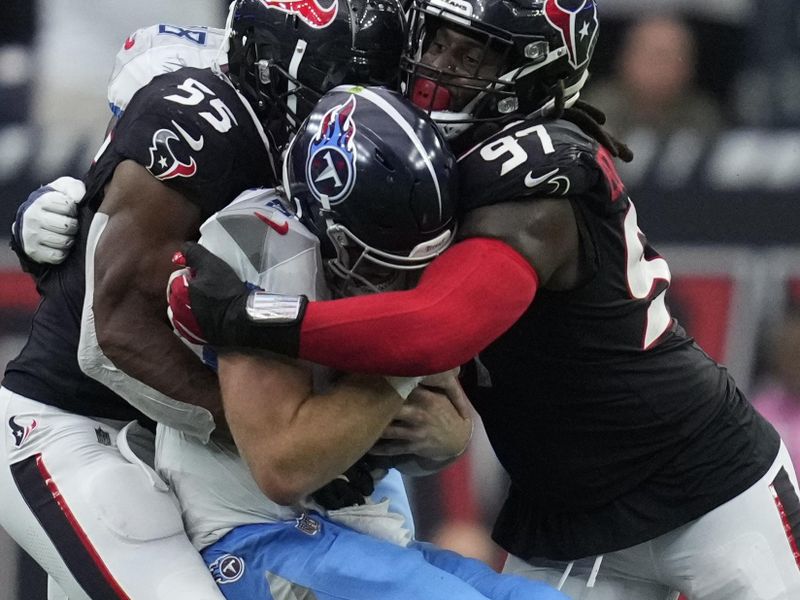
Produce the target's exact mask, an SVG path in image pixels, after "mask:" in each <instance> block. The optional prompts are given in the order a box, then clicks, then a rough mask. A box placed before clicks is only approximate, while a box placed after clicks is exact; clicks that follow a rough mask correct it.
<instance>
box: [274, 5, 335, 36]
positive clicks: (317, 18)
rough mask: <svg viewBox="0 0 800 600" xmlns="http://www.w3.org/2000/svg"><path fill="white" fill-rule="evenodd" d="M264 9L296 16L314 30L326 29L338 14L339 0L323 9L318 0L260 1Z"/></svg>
mask: <svg viewBox="0 0 800 600" xmlns="http://www.w3.org/2000/svg"><path fill="white" fill-rule="evenodd" d="M261 4H263V5H264V7H265V8H271V9H274V10H279V11H281V12H285V13H288V14H290V15H297V16H298V17H300V19H301V20H302V21H303V22H304V23H305V24H306V25H309V26H310V27H313V28H314V29H322V28H324V27H327V26H328V25H330V24H331V23H333V20H334V19H335V18H336V13H338V12H339V0H334V1H333V4H331V5H330V6H329V7H327V8H325V7H324V6H322V5H321V4H320V3H319V2H318V0H261Z"/></svg>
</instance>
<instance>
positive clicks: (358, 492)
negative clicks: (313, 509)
mask: <svg viewBox="0 0 800 600" xmlns="http://www.w3.org/2000/svg"><path fill="white" fill-rule="evenodd" d="M374 490H375V482H374V481H373V480H372V475H371V474H370V465H369V464H368V463H367V461H366V460H364V459H361V460H359V461H358V462H357V463H356V464H354V465H353V466H352V467H350V468H349V469H347V471H345V472H344V473H343V474H341V475H339V477H337V478H336V479H334V480H333V481H330V482H328V483H326V484H325V485H323V486H322V487H321V488H319V489H318V490H317V491H316V492H314V493H313V494H311V497H312V498H314V500H316V501H317V503H319V504H320V505H321V506H324V507H325V508H327V509H328V510H336V509H337V508H345V507H347V506H353V505H356V504H364V503H366V497H367V496H370V495H371V494H372V492H373V491H374Z"/></svg>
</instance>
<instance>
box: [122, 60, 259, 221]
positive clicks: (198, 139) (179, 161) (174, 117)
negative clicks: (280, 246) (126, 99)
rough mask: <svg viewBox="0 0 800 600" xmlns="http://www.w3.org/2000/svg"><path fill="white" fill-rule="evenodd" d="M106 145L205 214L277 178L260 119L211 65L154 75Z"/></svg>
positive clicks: (135, 98) (139, 93)
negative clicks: (167, 185)
mask: <svg viewBox="0 0 800 600" xmlns="http://www.w3.org/2000/svg"><path fill="white" fill-rule="evenodd" d="M110 147H111V150H112V151H113V152H115V153H116V154H117V155H119V156H120V157H121V158H122V159H130V160H133V161H135V162H137V163H139V164H140V165H142V166H143V167H145V168H146V169H147V170H148V171H149V172H150V174H151V175H152V176H153V177H155V178H156V179H158V180H159V181H162V182H165V183H168V184H169V185H170V186H171V187H174V188H176V189H177V190H178V191H180V192H181V193H183V194H185V195H186V196H187V198H189V199H192V200H193V201H194V202H196V203H198V204H199V205H200V206H201V208H202V210H203V212H204V213H205V214H206V215H209V214H212V213H213V212H215V211H216V210H219V209H220V208H221V207H223V206H225V205H226V204H228V203H229V202H230V201H231V200H232V199H233V198H234V197H235V196H236V195H237V194H238V193H239V192H240V191H241V190H242V189H247V188H249V187H253V186H258V185H269V184H270V183H271V182H272V181H274V179H273V178H274V170H270V165H271V160H272V159H271V155H270V154H269V150H268V142H267V140H266V137H265V136H264V134H263V130H262V129H261V126H260V124H259V123H258V122H256V121H255V119H254V115H253V113H252V111H251V110H250V109H249V107H248V106H247V105H246V104H245V101H244V100H243V99H242V98H241V96H240V95H239V94H238V92H237V91H236V90H235V89H234V87H233V86H232V85H231V84H230V83H229V82H228V81H227V80H226V79H224V77H223V76H218V75H216V74H214V73H213V72H212V71H211V70H209V69H194V68H190V67H185V68H182V69H180V70H178V71H175V72H172V73H167V74H164V75H160V76H158V77H156V78H154V79H153V80H152V81H151V82H150V83H149V84H148V85H146V86H145V87H144V88H142V89H141V90H140V91H139V92H138V93H137V94H136V95H135V96H134V98H133V100H132V101H131V103H130V105H129V106H128V108H127V110H126V111H125V114H124V115H123V116H122V117H121V118H120V120H119V121H118V123H117V125H116V127H115V129H114V132H113V140H112V141H111V144H110Z"/></svg>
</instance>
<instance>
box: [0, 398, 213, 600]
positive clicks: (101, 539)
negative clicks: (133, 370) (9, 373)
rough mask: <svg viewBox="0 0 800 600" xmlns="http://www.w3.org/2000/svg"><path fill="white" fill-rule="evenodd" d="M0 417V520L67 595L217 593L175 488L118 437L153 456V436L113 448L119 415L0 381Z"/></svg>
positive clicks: (138, 432) (163, 598) (205, 597)
mask: <svg viewBox="0 0 800 600" xmlns="http://www.w3.org/2000/svg"><path fill="white" fill-rule="evenodd" d="M0 417H2V421H0V423H2V426H3V428H4V432H3V441H2V444H0V452H2V457H1V458H2V464H1V465H0V507H2V508H1V509H0V525H1V526H2V527H3V528H4V529H5V530H6V531H7V532H8V533H9V535H11V537H13V538H14V540H15V541H16V542H17V543H18V544H19V545H20V546H21V547H22V548H23V549H24V550H25V551H26V552H28V553H29V554H30V555H31V556H32V557H33V558H34V559H35V560H36V561H37V562H38V563H39V564H40V565H41V566H42V568H44V570H45V571H47V573H48V575H49V576H50V579H51V581H55V583H56V584H57V585H58V587H60V588H61V590H62V591H63V593H64V594H66V596H67V597H68V598H69V599H70V600H118V599H124V600H223V596H222V594H221V593H220V591H219V589H218V588H217V585H216V583H215V582H214V580H213V578H212V577H211V575H210V573H209V571H208V569H207V567H206V565H205V563H204V562H203V560H202V558H201V557H200V554H199V553H198V552H197V551H196V550H195V549H194V547H193V546H192V545H191V543H190V542H189V540H188V538H187V537H186V534H185V532H184V530H183V523H182V521H181V513H180V509H179V507H178V501H177V499H176V498H175V496H174V494H172V492H171V491H170V490H169V489H168V488H167V486H166V484H164V483H163V481H162V480H161V479H160V478H159V477H158V476H157V475H156V474H155V471H153V470H152V468H150V467H149V466H147V465H146V464H144V463H143V462H142V461H141V460H138V459H137V458H136V457H135V456H133V454H132V453H131V452H130V451H127V448H128V444H126V443H123V442H125V440H127V441H128V443H129V444H130V446H131V447H134V446H135V447H137V450H138V451H137V454H138V455H140V456H142V455H143V454H141V453H142V452H144V453H148V454H149V455H150V457H152V453H153V436H152V434H150V433H149V432H147V431H145V430H143V429H141V428H136V427H129V428H127V429H128V432H129V433H130V435H128V436H126V437H125V438H124V439H122V438H121V439H120V440H119V446H118V443H117V442H118V439H117V435H118V433H119V431H120V429H121V427H122V426H123V425H124V423H119V422H109V421H101V420H95V419H91V418H88V417H82V416H78V415H74V414H71V413H68V412H64V411H63V410H60V409H57V408H54V407H51V406H47V405H44V404H41V403H39V402H35V401H33V400H30V399H28V398H24V397H22V396H19V395H17V394H13V393H12V392H10V391H9V390H6V389H5V388H0ZM121 449H122V451H121ZM123 451H126V452H124V454H125V455H123ZM55 592H56V590H53V595H52V596H51V597H53V596H55V595H56V594H55Z"/></svg>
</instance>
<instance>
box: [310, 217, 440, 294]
mask: <svg viewBox="0 0 800 600" xmlns="http://www.w3.org/2000/svg"><path fill="white" fill-rule="evenodd" d="M325 212H326V213H327V215H332V214H334V213H333V212H332V211H331V212H327V211H325ZM323 214H325V213H323ZM326 223H327V227H326V230H325V233H326V235H327V241H329V242H330V246H329V245H328V244H323V253H324V254H325V253H326V252H325V247H328V252H327V254H333V255H334V256H333V257H332V258H328V259H327V260H325V268H326V276H327V279H328V284H329V286H330V287H331V290H333V292H334V294H335V295H337V296H340V297H344V296H359V295H363V294H372V293H376V292H388V291H397V290H402V289H405V288H406V287H408V285H409V283H410V282H411V279H412V278H413V277H414V276H415V275H416V274H417V273H418V272H420V271H421V270H422V269H424V268H425V267H427V266H428V264H430V262H431V261H432V260H433V259H434V258H436V257H437V256H438V255H439V254H441V253H442V252H443V251H444V250H445V249H447V247H448V246H449V245H450V243H451V242H452V241H453V232H452V231H451V230H447V231H444V232H443V233H442V234H441V235H439V236H437V237H436V238H434V239H432V240H427V241H425V242H422V243H420V244H419V245H418V246H416V247H415V248H413V249H412V250H411V251H410V252H409V253H408V254H401V253H393V252H385V251H383V250H380V249H378V248H375V247H373V246H370V245H369V244H368V243H366V242H365V241H363V240H361V239H359V238H358V237H357V236H356V235H355V234H353V232H351V231H350V230H349V229H348V228H347V227H346V226H344V225H343V224H341V223H337V222H336V221H335V220H334V219H333V218H326ZM330 247H332V248H333V252H330Z"/></svg>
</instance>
